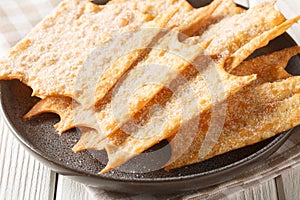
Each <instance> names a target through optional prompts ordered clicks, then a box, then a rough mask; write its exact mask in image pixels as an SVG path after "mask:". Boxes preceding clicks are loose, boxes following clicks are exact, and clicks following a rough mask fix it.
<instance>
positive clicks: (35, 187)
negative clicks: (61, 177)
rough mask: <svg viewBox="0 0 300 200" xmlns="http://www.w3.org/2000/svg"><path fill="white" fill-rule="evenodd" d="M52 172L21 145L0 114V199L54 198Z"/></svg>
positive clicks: (30, 199)
mask: <svg viewBox="0 0 300 200" xmlns="http://www.w3.org/2000/svg"><path fill="white" fill-rule="evenodd" d="M54 190H55V173H54V172H51V170H50V169H48V168H47V167H46V166H44V165H43V164H41V163H40V162H39V161H37V160H36V159H35V158H33V157H32V156H31V155H29V153H28V152H26V151H25V150H24V148H23V147H21V146H20V144H19V142H18V141H17V140H16V138H15V137H14V136H13V134H12V133H11V132H10V130H9V129H8V128H7V126H6V125H5V124H4V122H3V119H2V116H1V117H0V199H5V200H10V199H12V200H18V199H22V200H23V199H24V200H27V199H28V200H32V199H36V200H39V199H41V200H44V199H53V194H54Z"/></svg>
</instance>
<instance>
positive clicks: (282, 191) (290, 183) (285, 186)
mask: <svg viewBox="0 0 300 200" xmlns="http://www.w3.org/2000/svg"><path fill="white" fill-rule="evenodd" d="M276 183H277V188H278V197H279V200H289V199H299V197H300V189H299V188H300V166H297V167H295V168H292V169H290V170H288V171H286V172H283V173H282V174H281V176H279V177H278V178H276Z"/></svg>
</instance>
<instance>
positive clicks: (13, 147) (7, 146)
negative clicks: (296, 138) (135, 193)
mask: <svg viewBox="0 0 300 200" xmlns="http://www.w3.org/2000/svg"><path fill="white" fill-rule="evenodd" d="M240 2H243V3H244V4H246V5H247V4H248V3H250V4H255V3H256V2H257V1H255V0H250V1H249V2H248V1H247V0H240ZM290 2H291V3H292V4H288V3H290ZM278 5H280V8H281V9H283V11H284V12H286V15H287V17H292V15H293V13H298V14H300V1H299V0H292V1H291V0H281V1H279V2H278ZM291 10H293V11H294V12H290V11H291ZM290 33H291V34H292V35H294V36H295V37H294V38H295V39H296V40H297V41H298V44H300V36H299V34H300V28H299V26H298V27H294V28H293V29H292V30H290ZM297 34H298V35H297ZM2 199H3V200H10V199H12V200H19V199H20V200H23V199H24V200H77V199H80V200H81V199H82V200H86V199H91V197H90V196H89V194H88V192H87V191H86V188H85V187H84V185H81V184H79V183H76V182H74V181H72V180H70V179H68V178H65V177H63V176H61V175H58V174H56V173H55V172H53V171H51V170H50V169H49V168H47V167H46V166H44V165H43V164H41V163H40V162H39V161H37V160H36V159H35V158H34V157H32V156H31V155H29V153H28V152H26V151H25V150H24V148H23V147H22V146H21V145H20V144H19V142H18V141H17V140H16V139H15V138H14V136H13V134H12V133H11V132H10V130H9V129H8V128H7V126H6V125H5V124H4V122H3V119H2V117H0V200H2ZM228 199H230V200H234V199H237V200H240V199H263V200H276V199H278V200H297V199H300V167H299V168H296V169H291V170H289V171H287V172H285V173H283V174H281V175H280V176H278V177H276V178H274V179H272V180H269V181H267V182H265V183H262V184H259V185H256V186H254V187H252V188H248V189H246V190H245V191H242V192H239V193H236V194H232V195H231V196H230V197H229V198H228Z"/></svg>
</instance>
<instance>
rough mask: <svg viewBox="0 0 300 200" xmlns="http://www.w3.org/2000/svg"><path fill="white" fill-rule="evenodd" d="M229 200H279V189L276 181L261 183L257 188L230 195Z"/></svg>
mask: <svg viewBox="0 0 300 200" xmlns="http://www.w3.org/2000/svg"><path fill="white" fill-rule="evenodd" d="M226 199H227V200H261V199H263V200H277V199H278V198H277V187H276V182H275V180H274V179H272V180H269V181H267V182H264V183H260V184H258V185H256V186H255V187H250V188H248V189H246V190H245V191H241V192H238V193H235V194H232V195H230V196H229V197H228V198H226Z"/></svg>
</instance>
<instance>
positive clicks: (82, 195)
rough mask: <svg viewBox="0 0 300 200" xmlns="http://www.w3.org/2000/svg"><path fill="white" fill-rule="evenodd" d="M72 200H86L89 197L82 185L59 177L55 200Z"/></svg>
mask: <svg viewBox="0 0 300 200" xmlns="http://www.w3.org/2000/svg"><path fill="white" fill-rule="evenodd" d="M73 199H74V200H77V199H80V200H88V199H90V197H89V194H88V192H87V190H86V188H85V186H84V185H82V184H80V183H77V182H75V181H73V180H71V179H69V178H67V177H64V176H61V175H60V176H59V177H58V183H57V193H56V200H73Z"/></svg>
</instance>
